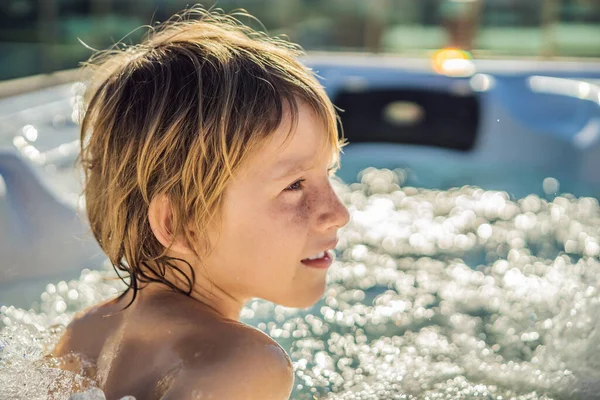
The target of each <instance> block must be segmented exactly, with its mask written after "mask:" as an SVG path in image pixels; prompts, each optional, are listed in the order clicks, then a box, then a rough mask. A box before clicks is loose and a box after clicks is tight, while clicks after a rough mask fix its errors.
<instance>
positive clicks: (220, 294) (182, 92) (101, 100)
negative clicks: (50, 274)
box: [53, 8, 348, 400]
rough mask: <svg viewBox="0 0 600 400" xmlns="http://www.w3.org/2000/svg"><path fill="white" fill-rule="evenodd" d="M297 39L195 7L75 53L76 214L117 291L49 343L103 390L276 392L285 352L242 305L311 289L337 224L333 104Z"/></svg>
mask: <svg viewBox="0 0 600 400" xmlns="http://www.w3.org/2000/svg"><path fill="white" fill-rule="evenodd" d="M300 54H301V53H300V50H299V48H298V47H297V46H294V45H292V44H290V43H287V42H284V41H282V40H280V39H273V38H269V37H267V36H266V35H263V34H260V33H257V32H254V31H252V30H251V29H250V28H247V27H244V26H243V25H241V24H240V23H239V22H238V21H237V20H235V19H234V18H232V17H230V16H226V15H222V14H219V13H216V12H208V11H205V10H203V9H200V8H194V9H191V10H188V11H187V12H186V13H185V14H184V16H183V17H181V18H179V19H177V20H172V21H170V22H168V23H166V24H164V25H163V26H161V27H160V29H158V30H157V31H155V32H152V33H151V34H150V35H149V37H148V38H147V39H146V40H145V41H144V42H143V43H142V44H141V45H138V46H133V47H130V48H127V49H116V50H112V51H108V52H102V53H99V54H98V55H96V56H94V57H92V59H91V60H90V62H89V63H88V67H89V68H91V69H92V72H93V78H92V81H91V84H90V86H89V87H88V92H87V94H86V106H87V107H86V111H85V116H84V118H83V120H82V126H81V154H80V160H81V163H82V166H83V168H84V171H85V182H84V183H85V186H84V188H85V189H84V193H85V196H86V211H87V214H88V219H89V222H90V226H91V229H92V232H93V234H94V236H95V238H96V239H97V241H98V242H99V243H100V246H101V247H102V249H103V250H104V252H105V253H106V254H107V256H108V258H109V259H110V260H111V262H112V264H113V265H114V266H115V268H116V269H117V270H118V272H119V271H121V272H124V273H125V275H127V276H128V277H129V279H128V280H127V284H128V289H127V290H126V291H125V292H124V293H123V294H121V295H120V296H119V297H118V298H116V299H114V300H112V301H110V302H107V303H105V304H102V305H99V306H96V307H94V308H93V309H91V310H88V311H87V312H85V313H84V314H83V315H81V316H79V317H77V318H75V320H74V321H73V322H72V323H71V324H70V325H69V326H68V328H67V330H66V332H65V334H64V336H63V337H62V339H61V340H60V342H59V344H58V345H57V347H56V348H55V350H54V353H53V354H54V355H55V356H56V357H61V358H62V359H63V360H65V361H64V367H65V368H69V369H73V370H76V371H79V372H82V373H84V374H85V375H87V376H88V377H90V378H92V379H94V380H95V381H96V382H97V383H98V385H99V387H100V388H101V389H102V390H103V391H104V392H105V393H106V396H107V398H108V399H113V398H119V397H122V396H125V395H133V396H135V397H136V398H138V399H159V398H160V399H209V398H212V399H232V400H235V399H240V400H241V399H244V400H251V399H261V400H268V399H273V400H281V399H287V398H289V395H290V392H291V390H292V386H293V369H292V366H291V362H290V360H289V357H288V356H287V354H286V353H285V351H284V350H283V349H282V348H281V347H280V346H279V345H278V344H277V343H276V342H275V341H274V340H272V339H271V338H270V337H269V336H267V335H266V334H264V333H263V332H261V331H259V330H257V329H254V328H252V327H250V326H247V325H245V324H243V323H241V322H239V314H240V311H241V309H242V308H243V306H244V304H245V303H246V302H248V301H249V300H250V299H251V298H253V297H259V298H263V299H266V300H269V301H272V302H275V303H277V304H281V305H284V306H287V307H309V306H311V305H312V304H314V303H315V302H316V301H318V299H319V298H320V297H321V296H322V294H323V292H324V289H325V278H326V271H327V268H328V267H329V266H330V265H331V262H332V254H331V250H332V249H333V248H334V247H335V245H336V243H337V239H336V234H337V231H338V229H339V228H340V227H342V226H343V225H345V224H346V223H347V222H348V211H347V210H346V208H345V207H344V206H343V205H342V204H341V202H340V201H339V199H338V198H337V196H336V194H335V193H334V191H333V189H332V187H331V184H330V181H329V174H330V172H331V170H332V169H334V168H335V166H336V165H337V163H338V157H339V152H340V149H341V146H342V142H341V141H340V139H339V136H338V131H337V119H336V114H335V110H334V107H333V105H332V104H331V102H330V101H329V99H328V98H327V96H326V94H325V92H324V90H323V88H322V87H321V85H320V84H319V83H318V82H317V80H316V79H315V78H314V76H313V75H312V73H311V72H310V71H309V70H308V69H307V68H306V67H304V66H303V65H302V64H301V63H300V62H299V61H298V60H297V56H298V55H300ZM68 360H71V361H77V362H75V363H71V364H68Z"/></svg>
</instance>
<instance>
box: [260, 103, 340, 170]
mask: <svg viewBox="0 0 600 400" xmlns="http://www.w3.org/2000/svg"><path fill="white" fill-rule="evenodd" d="M290 129H291V131H290ZM330 135H331V133H330V132H328V130H327V124H326V121H323V119H322V118H321V117H320V116H319V115H318V114H317V113H316V112H315V111H314V110H313V109H312V108H311V107H310V106H308V105H306V104H304V103H302V102H299V103H298V115H297V118H296V124H295V126H293V127H292V118H291V114H290V111H289V110H287V109H286V110H285V112H284V117H283V120H282V122H281V124H280V126H279V127H278V128H277V130H276V131H275V132H273V133H272V134H271V136H270V137H269V139H267V141H266V142H265V144H264V146H261V148H260V150H259V151H258V152H257V154H255V155H254V156H253V157H252V159H251V160H250V162H249V163H248V169H249V170H252V171H253V172H256V173H259V174H261V175H262V174H269V176H272V175H274V174H283V173H284V172H285V170H289V169H294V168H298V169H310V168H311V167H314V166H315V165H317V164H319V163H320V162H330V161H331V159H332V158H333V156H334V151H335V149H333V148H332V147H333V146H332V145H331V141H330ZM325 160H326V161H325Z"/></svg>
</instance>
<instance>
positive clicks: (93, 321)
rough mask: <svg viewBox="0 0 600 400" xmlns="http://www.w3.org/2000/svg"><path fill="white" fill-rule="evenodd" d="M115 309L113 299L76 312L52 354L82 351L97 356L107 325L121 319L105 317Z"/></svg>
mask: <svg viewBox="0 0 600 400" xmlns="http://www.w3.org/2000/svg"><path fill="white" fill-rule="evenodd" d="M115 311H117V309H116V308H115V307H114V305H113V302H112V301H111V302H107V303H104V304H99V305H96V306H93V307H90V308H88V309H87V310H85V311H82V312H80V313H78V314H76V315H75V317H74V318H73V320H72V321H71V323H70V324H69V325H68V326H67V328H66V329H65V331H64V333H63V335H62V336H61V338H60V340H59V342H58V343H57V345H56V346H55V348H54V349H53V350H52V355H53V356H55V357H61V356H65V355H68V354H70V353H80V354H82V355H84V356H87V357H91V358H95V356H96V355H97V352H98V348H99V347H101V344H102V343H103V340H102V339H103V338H104V337H103V336H104V335H103V333H104V331H106V327H105V326H106V325H111V326H112V325H113V324H114V323H116V322H117V320H118V319H120V318H119V316H115V317H114V318H113V317H110V318H105V317H107V316H108V315H110V313H111V312H115Z"/></svg>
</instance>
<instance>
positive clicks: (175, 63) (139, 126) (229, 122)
mask: <svg viewBox="0 0 600 400" xmlns="http://www.w3.org/2000/svg"><path fill="white" fill-rule="evenodd" d="M236 15H239V13H238V14H230V15H226V14H224V13H223V12H222V11H218V10H217V11H207V10H205V9H203V8H201V7H193V8H191V9H188V10H186V11H184V12H183V13H182V14H179V15H176V16H175V17H173V18H171V19H170V20H169V21H167V22H166V23H163V24H162V25H159V26H158V27H154V28H150V29H149V32H148V34H147V36H146V38H145V39H144V40H143V42H142V43H141V44H139V45H132V46H126V45H123V44H117V45H115V46H113V47H112V48H111V49H109V50H106V51H100V52H97V53H96V54H94V55H93V56H92V57H91V58H90V60H89V61H88V62H86V63H84V68H85V69H86V70H89V71H90V72H91V76H92V78H91V80H90V82H89V85H88V88H87V90H86V95H85V107H84V115H83V116H82V123H81V153H80V156H79V160H80V162H81V165H82V167H83V170H84V193H83V194H84V195H85V204H86V212H87V216H88V219H89V223H90V226H91V230H92V233H93V234H94V236H95V238H96V240H97V241H98V242H99V244H100V246H101V247H102V249H103V250H104V252H105V253H106V254H107V256H108V258H109V259H110V262H111V263H112V265H113V266H114V268H115V270H116V271H117V273H118V274H119V276H122V275H121V272H125V273H126V274H127V275H128V277H129V278H130V279H124V280H125V282H126V283H127V285H128V288H127V290H126V291H125V293H127V291H129V290H133V299H135V296H136V293H137V291H138V290H139V289H140V288H142V287H143V285H144V284H145V283H148V282H161V283H163V284H166V285H167V286H170V287H172V288H173V289H175V290H178V291H181V292H184V293H186V294H188V295H189V294H190V293H191V291H192V287H193V285H194V271H193V269H192V268H191V266H190V265H189V263H187V262H185V264H187V266H188V267H189V271H188V273H186V271H183V270H182V269H181V268H180V267H178V266H177V265H176V263H175V262H173V261H175V260H176V259H173V258H171V257H169V256H167V255H166V253H167V251H168V250H169V247H167V248H165V247H164V246H163V245H161V243H160V242H159V241H158V240H157V239H156V237H155V236H154V234H153V232H152V230H151V228H150V224H149V221H148V209H149V205H150V201H151V200H152V199H153V198H154V197H155V196H158V195H166V197H167V198H168V200H169V203H170V206H171V212H172V220H171V229H172V234H173V237H177V236H178V235H182V237H183V238H185V241H186V243H188V244H189V245H190V247H191V248H192V249H193V251H194V253H195V254H196V256H198V257H199V258H201V256H202V254H206V252H208V251H209V250H210V246H209V243H208V237H206V234H203V232H204V230H203V229H202V228H203V227H206V226H207V224H209V223H210V222H211V221H215V219H216V218H218V216H219V212H220V207H221V203H222V199H223V195H224V192H225V190H226V187H227V183H228V182H229V181H230V180H231V178H232V177H233V176H234V175H235V174H236V171H238V169H239V168H240V166H241V165H242V164H243V163H244V162H245V161H246V160H247V159H248V158H249V157H251V156H252V155H253V154H255V152H256V151H257V150H259V149H260V147H261V145H263V144H265V142H266V140H267V139H268V138H269V137H270V135H271V134H272V133H273V132H274V131H275V130H276V129H277V128H278V127H279V126H280V124H281V123H282V121H283V119H284V115H290V116H291V120H292V127H293V126H295V124H296V121H297V118H298V106H299V102H302V103H305V104H307V105H308V106H310V108H311V109H312V110H313V111H314V112H315V113H316V115H317V117H318V118H319V119H320V120H321V121H322V122H323V124H324V126H325V128H326V132H327V136H328V137H327V139H328V140H327V143H328V146H329V147H330V150H331V152H332V157H333V158H334V161H335V162H336V164H337V163H338V161H339V158H338V155H339V152H340V149H341V147H342V145H343V141H342V140H341V138H340V135H338V126H337V115H336V112H335V109H334V107H333V105H332V103H331V101H330V100H329V98H328V97H327V95H326V93H325V91H324V89H323V87H322V86H321V85H320V84H319V82H318V81H317V79H316V78H315V76H314V74H313V73H312V72H311V70H309V69H308V68H307V67H305V66H304V65H303V64H302V63H301V62H300V61H299V60H298V57H299V56H301V55H302V54H303V53H302V50H301V48H300V47H299V46H297V45H294V44H292V43H290V42H288V41H286V40H283V39H281V38H272V37H269V36H268V35H266V34H264V33H261V32H257V31H254V30H252V29H251V28H249V27H247V26H244V25H243V24H242V23H241V22H239V20H238V19H237V18H236ZM245 15H246V16H248V15H247V14H245ZM286 110H289V112H286ZM292 131H293V128H292V129H290V134H291V132H292ZM288 137H289V135H288ZM191 231H194V232H199V233H200V234H201V236H202V237H200V238H197V237H194V238H192V237H191V236H192V235H191V234H190V232H191ZM180 261H183V260H180ZM167 271H170V272H174V273H175V276H178V277H179V278H181V281H183V282H185V285H184V286H186V287H185V288H182V287H181V285H177V284H175V283H174V282H171V281H170V280H169V279H167V278H166V273H167ZM125 293H123V295H124V294H125ZM131 301H132V302H133V300H131ZM130 304H131V303H130Z"/></svg>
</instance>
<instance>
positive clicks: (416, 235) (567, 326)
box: [0, 169, 600, 400]
mask: <svg viewBox="0 0 600 400" xmlns="http://www.w3.org/2000/svg"><path fill="white" fill-rule="evenodd" d="M402 176H403V174H402V171H398V172H394V171H390V170H375V169H368V170H366V171H365V172H364V173H363V174H362V178H361V182H360V183H354V184H351V185H343V184H341V183H339V182H336V183H335V185H336V190H337V191H338V193H339V194H340V197H341V198H342V200H343V201H344V202H345V203H346V204H347V205H348V207H349V208H350V211H351V215H352V218H351V221H350V223H349V224H348V225H347V226H346V227H345V228H344V229H343V230H342V231H340V243H339V247H338V249H339V252H338V259H337V261H336V262H335V263H334V265H333V266H332V268H331V270H330V272H329V274H328V289H327V292H326V294H325V296H324V297H323V299H322V300H321V301H320V302H319V303H318V304H316V305H315V306H314V307H312V308H310V309H306V310H297V309H288V308H284V307H281V306H276V305H274V304H272V303H268V302H265V301H261V300H256V301H253V302H251V303H250V304H249V305H248V306H247V307H246V308H244V310H243V312H242V319H243V321H245V322H247V323H249V324H252V325H254V326H257V327H258V328H259V329H261V330H263V331H265V332H267V333H268V334H269V335H271V336H272V337H273V338H275V339H276V340H277V341H278V342H279V343H281V345H282V346H283V347H284V348H285V349H286V350H288V352H289V353H290V355H291V357H292V360H293V362H294V367H295V371H296V380H295V385H296V387H295V389H294V393H293V396H292V398H293V399H314V398H317V399H431V400H433V399H436V400H437V399H486V400H489V399H494V400H500V399H502V400H508V399H556V400H558V399H594V398H599V395H598V393H600V368H599V367H600V323H599V322H598V318H597V315H598V314H599V312H600V300H599V296H598V291H599V287H600V286H599V285H598V279H600V262H599V259H598V256H599V254H600V244H599V243H600V229H599V227H600V224H599V222H600V207H599V204H598V201H597V200H596V199H594V198H578V197H575V196H572V195H568V194H564V195H561V196H556V197H555V196H551V197H540V196H538V195H529V196H527V197H524V198H520V199H513V198H511V197H510V196H509V195H508V194H507V193H505V192H498V191H490V190H487V191H486V190H483V189H480V188H477V187H462V188H455V189H450V190H431V189H419V188H414V187H406V186H403V178H402ZM540 185H542V182H540ZM532 189H533V188H532ZM122 289H123V284H122V283H121V282H120V281H118V280H116V279H115V275H114V273H112V272H110V270H109V268H108V267H107V266H104V267H103V268H100V269H99V270H97V271H90V270H85V271H84V272H83V273H82V275H81V278H79V279H77V280H73V281H70V282H60V283H50V284H49V285H48V286H47V288H46V291H45V292H44V293H42V294H41V296H40V301H39V302H37V303H36V304H34V305H33V308H32V310H29V311H25V310H21V309H16V308H14V307H2V308H1V310H0V321H2V322H3V323H4V324H5V327H4V328H3V329H2V331H0V398H1V399H38V398H39V399H42V398H44V399H45V398H46V397H47V393H48V390H49V389H51V390H53V391H54V392H55V395H54V396H55V398H56V399H67V398H69V395H70V393H69V390H68V389H66V388H69V387H72V385H73V384H74V383H75V384H78V385H84V384H88V385H92V386H93V384H94V383H93V382H82V378H81V377H78V376H76V375H74V374H70V373H66V372H60V371H59V370H57V369H55V368H54V367H53V360H51V359H49V358H47V357H44V354H45V353H46V352H47V350H48V349H50V348H51V347H52V345H53V344H54V343H55V342H56V341H57V339H58V337H59V336H60V334H61V332H62V331H63V326H64V325H65V324H67V323H68V322H69V321H70V320H71V318H72V316H73V314H74V313H75V312H77V311H79V310H82V309H84V308H85V307H88V306H90V305H92V304H95V303H97V302H98V301H101V300H103V299H106V298H109V297H112V296H114V295H115V294H116V293H118V292H119V291H120V290H122ZM73 398H75V397H73ZM77 398H80V399H81V398H90V399H92V398H94V399H97V398H102V396H101V395H99V394H98V392H96V393H95V394H89V396H88V397H85V396H83V397H77Z"/></svg>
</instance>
